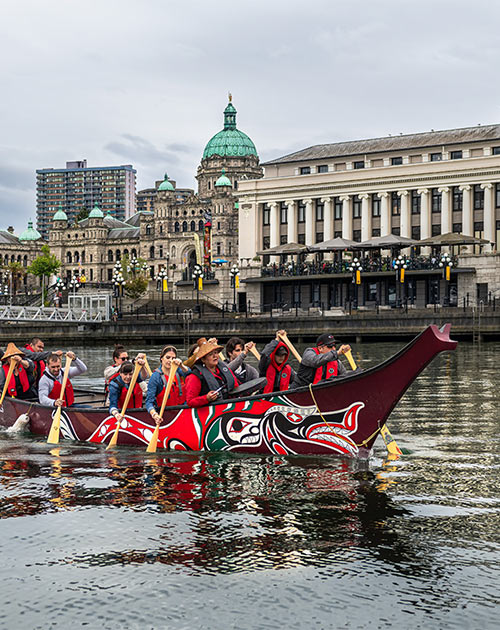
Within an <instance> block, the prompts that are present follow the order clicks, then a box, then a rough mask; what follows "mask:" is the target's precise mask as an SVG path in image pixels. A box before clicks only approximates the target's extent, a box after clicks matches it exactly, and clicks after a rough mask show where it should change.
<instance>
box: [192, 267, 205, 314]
mask: <svg viewBox="0 0 500 630" xmlns="http://www.w3.org/2000/svg"><path fill="white" fill-rule="evenodd" d="M193 281H194V285H195V287H196V308H197V309H198V313H199V312H200V291H202V290H203V269H202V268H201V265H195V266H194V267H193Z"/></svg>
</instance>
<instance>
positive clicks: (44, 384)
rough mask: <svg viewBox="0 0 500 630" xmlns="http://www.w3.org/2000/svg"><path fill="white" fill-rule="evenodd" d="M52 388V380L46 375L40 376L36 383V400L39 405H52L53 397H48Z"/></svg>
mask: <svg viewBox="0 0 500 630" xmlns="http://www.w3.org/2000/svg"><path fill="white" fill-rule="evenodd" d="M51 389H52V381H50V380H49V379H48V378H47V377H46V376H42V378H41V379H40V382H39V383H38V401H39V403H40V404H41V405H45V406H46V407H53V406H54V403H55V402H56V401H55V400H54V399H53V398H49V394H50V390H51Z"/></svg>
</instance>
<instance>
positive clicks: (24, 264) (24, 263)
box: [23, 254, 28, 267]
mask: <svg viewBox="0 0 500 630" xmlns="http://www.w3.org/2000/svg"><path fill="white" fill-rule="evenodd" d="M27 266H28V255H27V254H24V257H23V267H27Z"/></svg>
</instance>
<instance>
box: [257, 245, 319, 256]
mask: <svg viewBox="0 0 500 630" xmlns="http://www.w3.org/2000/svg"><path fill="white" fill-rule="evenodd" d="M308 251H309V248H308V247H307V246H306V245H300V244H299V243H284V244H283V245H277V246H276V247H270V248H269V249H263V250H262V251H260V252H257V254H258V255H259V256H284V255H286V254H306V253H307V252H308Z"/></svg>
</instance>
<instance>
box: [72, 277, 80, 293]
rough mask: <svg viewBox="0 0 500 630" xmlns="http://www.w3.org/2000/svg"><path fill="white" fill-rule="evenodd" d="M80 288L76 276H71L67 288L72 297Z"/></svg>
mask: <svg viewBox="0 0 500 630" xmlns="http://www.w3.org/2000/svg"><path fill="white" fill-rule="evenodd" d="M79 287H80V283H79V282H78V278H77V277H76V276H71V280H70V281H69V288H70V289H72V290H73V296H74V295H76V290H77V289H78V288H79Z"/></svg>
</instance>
